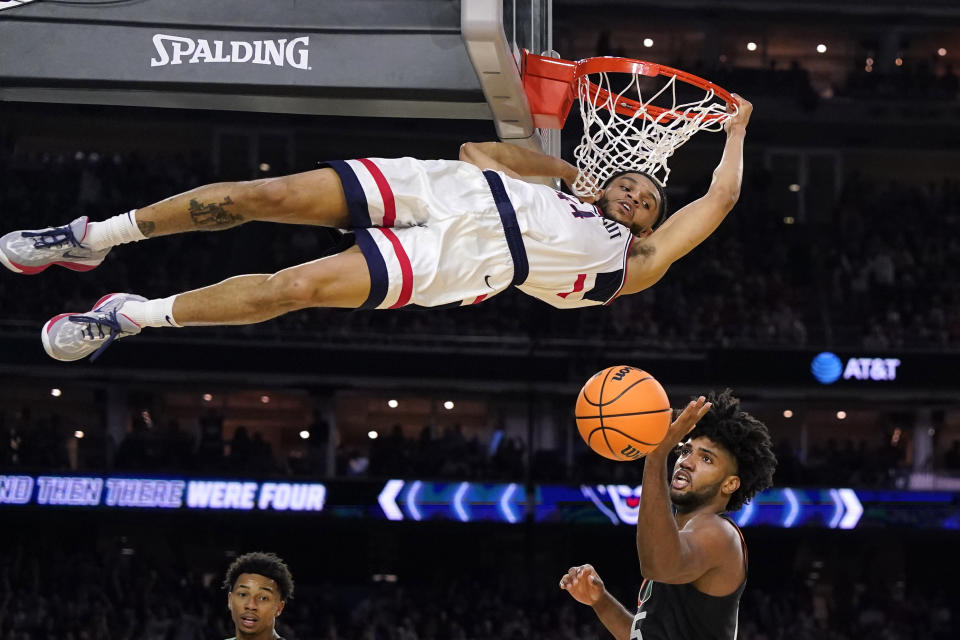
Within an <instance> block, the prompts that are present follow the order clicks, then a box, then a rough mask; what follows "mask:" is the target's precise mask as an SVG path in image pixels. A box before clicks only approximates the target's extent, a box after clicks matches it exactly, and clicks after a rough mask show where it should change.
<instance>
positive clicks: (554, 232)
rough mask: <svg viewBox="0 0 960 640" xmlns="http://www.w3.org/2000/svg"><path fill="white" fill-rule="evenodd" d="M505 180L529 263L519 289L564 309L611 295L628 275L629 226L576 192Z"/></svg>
mask: <svg viewBox="0 0 960 640" xmlns="http://www.w3.org/2000/svg"><path fill="white" fill-rule="evenodd" d="M502 179H503V184H504V186H505V187H506V191H507V194H508V195H509V196H510V201H511V202H512V203H513V205H514V208H515V210H516V212H517V220H518V222H519V224H520V233H521V235H522V236H523V245H524V247H525V248H526V252H527V261H528V262H529V263H530V273H529V275H528V276H527V279H526V280H525V281H524V282H523V283H522V284H518V285H517V288H519V289H520V290H521V291H523V292H524V293H526V294H529V295H531V296H533V297H535V298H539V299H540V300H543V301H544V302H547V303H549V304H551V305H553V306H554V307H558V308H561V309H569V308H575V307H586V306H593V305H598V304H606V303H608V302H610V301H611V300H613V298H614V297H616V295H617V293H619V291H620V289H621V288H622V287H623V282H624V278H625V277H626V271H627V251H628V249H629V248H630V242H631V240H632V239H633V236H632V235H631V234H630V230H629V229H628V228H627V227H625V226H623V225H621V224H619V223H617V222H614V221H613V220H608V219H607V218H604V217H603V215H602V214H601V213H600V209H598V208H597V207H595V206H594V205H592V204H584V203H582V202H580V201H579V200H578V199H577V198H575V197H574V196H571V195H567V194H565V193H563V192H560V191H556V190H555V189H551V188H550V187H546V186H543V185H537V184H530V183H528V182H523V181H522V180H515V179H512V178H509V177H507V176H502Z"/></svg>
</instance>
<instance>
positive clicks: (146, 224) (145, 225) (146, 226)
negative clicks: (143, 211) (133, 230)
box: [137, 220, 157, 238]
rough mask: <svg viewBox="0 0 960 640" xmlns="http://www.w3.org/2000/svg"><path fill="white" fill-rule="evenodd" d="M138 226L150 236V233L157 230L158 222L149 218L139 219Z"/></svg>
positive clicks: (144, 233) (141, 231)
mask: <svg viewBox="0 0 960 640" xmlns="http://www.w3.org/2000/svg"><path fill="white" fill-rule="evenodd" d="M137 228H138V229H140V233H142V234H143V235H145V236H147V237H148V238H149V237H150V234H151V233H153V232H154V231H155V230H156V228H157V224H156V223H155V222H150V221H149V220H137Z"/></svg>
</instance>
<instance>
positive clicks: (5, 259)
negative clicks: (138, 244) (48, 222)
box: [0, 216, 110, 275]
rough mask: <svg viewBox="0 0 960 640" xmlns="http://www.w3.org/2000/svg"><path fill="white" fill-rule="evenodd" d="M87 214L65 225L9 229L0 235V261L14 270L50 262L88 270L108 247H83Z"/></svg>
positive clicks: (36, 268) (29, 272) (30, 269)
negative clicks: (96, 249) (35, 228)
mask: <svg viewBox="0 0 960 640" xmlns="http://www.w3.org/2000/svg"><path fill="white" fill-rule="evenodd" d="M87 223H88V220H87V216H81V217H79V218H77V219H76V220H74V221H73V222H71V223H70V224H68V225H64V226H62V227H49V228H47V229H39V230H35V231H12V232H10V233H8V234H7V235H5V236H3V237H2V238H0V263H3V266H5V267H6V268H7V269H10V270H11V271H15V272H17V273H23V274H27V275H32V274H34V273H40V272H41V271H43V270H44V269H46V268H47V267H49V266H50V265H52V264H58V265H60V266H61V267H66V268H67V269H72V270H74V271H90V270H91V269H94V268H96V267H97V265H99V264H100V263H101V262H103V259H104V258H105V257H106V255H107V254H108V253H110V247H107V248H106V249H101V250H100V251H94V250H93V249H90V248H89V247H85V246H83V244H82V243H83V239H84V237H86V235H87Z"/></svg>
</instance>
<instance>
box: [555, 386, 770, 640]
mask: <svg viewBox="0 0 960 640" xmlns="http://www.w3.org/2000/svg"><path fill="white" fill-rule="evenodd" d="M698 423H699V424H698ZM681 443H682V446H681V447H680V449H679V457H678V459H677V462H676V464H675V465H674V468H673V474H672V475H671V476H670V478H671V479H670V482H669V483H668V482H666V480H665V475H664V471H665V470H666V466H667V459H668V457H669V455H670V453H671V451H673V450H674V449H675V448H676V447H677V445H678V444H681ZM776 465H777V460H776V457H775V456H774V455H773V451H772V443H771V440H770V433H769V432H768V431H767V427H766V426H765V425H764V424H763V423H762V422H760V421H759V420H757V419H756V418H754V417H753V416H751V415H750V414H748V413H746V412H744V411H742V410H741V409H740V401H739V400H738V399H737V398H735V397H733V395H731V393H730V391H729V390H726V391H724V392H723V393H720V394H719V395H715V394H711V395H710V396H709V399H708V398H704V397H703V396H700V398H698V399H697V400H694V401H692V402H690V404H688V405H687V407H686V408H685V409H684V410H683V412H682V413H681V414H680V416H679V417H678V418H677V419H676V420H675V421H674V423H673V424H672V425H670V428H669V429H668V430H667V434H666V436H665V437H664V439H663V441H662V442H661V443H660V445H659V446H658V447H657V448H656V449H654V450H653V451H651V452H650V453H649V454H647V460H646V466H645V467H644V470H643V492H642V493H641V496H640V507H639V513H638V515H637V554H638V556H639V559H640V572H641V574H642V575H643V577H644V581H643V585H642V586H641V587H640V597H639V602H638V609H637V613H636V615H634V614H632V613H630V612H629V611H627V610H626V608H624V606H623V605H622V604H620V603H619V602H618V601H617V600H616V599H615V598H614V597H613V596H611V595H610V593H609V592H607V590H606V589H605V588H604V586H603V581H602V580H601V579H600V576H598V575H597V572H596V570H595V569H594V568H593V567H592V566H591V565H589V564H586V565H581V566H579V567H571V568H570V570H569V571H568V572H567V573H566V574H565V575H564V576H563V577H562V578H561V579H560V588H561V589H566V590H567V591H568V592H569V593H570V595H571V596H573V598H575V599H576V600H577V601H578V602H582V603H584V604H588V605H590V606H592V607H593V610H594V611H595V612H596V614H597V617H599V618H600V621H601V622H602V623H603V625H604V626H605V627H606V628H607V629H608V630H609V631H610V633H612V634H613V635H614V636H615V637H616V638H618V639H619V640H628V639H629V640H681V639H682V640H708V639H709V640H732V639H733V638H736V635H737V612H738V608H739V604H740V596H741V594H742V593H743V589H744V587H745V586H746V582H747V547H746V544H745V543H744V540H743V535H742V534H741V533H740V529H739V528H738V527H737V525H736V524H735V523H734V522H733V520H732V519H730V517H729V516H727V515H726V513H725V512H727V511H736V510H737V509H739V508H740V507H741V506H743V504H744V503H746V502H748V501H749V500H750V499H751V498H753V496H754V495H756V494H757V493H758V492H759V491H762V490H763V489H765V488H767V487H769V486H770V484H771V482H772V478H773V471H774V469H775V468H776Z"/></svg>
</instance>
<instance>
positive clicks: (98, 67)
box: [0, 0, 552, 147]
mask: <svg viewBox="0 0 960 640" xmlns="http://www.w3.org/2000/svg"><path fill="white" fill-rule="evenodd" d="M551 4H552V0H312V1H311V2H297V1H296V0H277V1H276V2H269V3H264V2H259V1H258V0H204V2H195V0H140V1H138V2H72V3H52V2H51V3H48V2H9V1H7V2H0V101H21V102H55V103H67V104H102V105H127V106H147V107H171V108H188V109H213V110H238V111H254V112H256V111H260V112H275V113H301V114H322V115H350V116H360V117H391V118H396V117H411V118H452V119H489V120H493V121H494V123H495V125H496V127H497V131H498V133H499V134H500V136H501V138H502V139H504V140H509V141H514V142H517V143H519V144H523V145H525V146H534V147H539V146H540V144H539V138H538V137H537V134H536V131H535V130H534V129H533V125H532V119H531V117H530V113H529V108H527V106H526V96H525V95H524V94H523V90H522V85H521V83H520V75H519V70H518V67H517V64H518V57H517V54H518V52H519V50H520V49H521V48H527V49H529V50H531V51H534V52H536V53H544V52H546V51H548V50H549V49H550V47H551V45H552V43H551V39H550V30H551Z"/></svg>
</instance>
